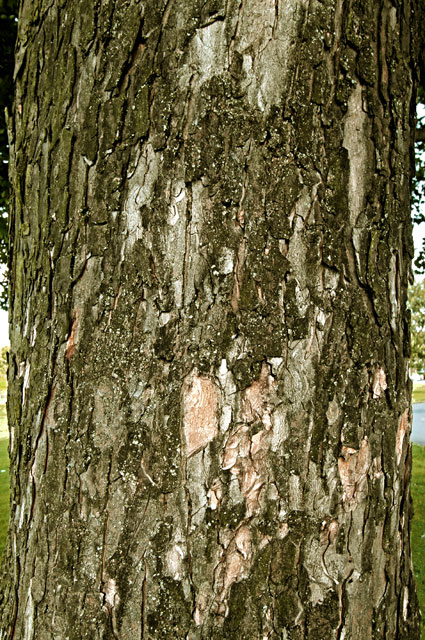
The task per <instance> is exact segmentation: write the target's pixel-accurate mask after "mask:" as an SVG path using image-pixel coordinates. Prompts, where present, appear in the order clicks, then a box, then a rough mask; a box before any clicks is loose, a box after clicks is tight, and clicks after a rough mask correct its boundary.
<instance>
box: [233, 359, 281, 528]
mask: <svg viewBox="0 0 425 640" xmlns="http://www.w3.org/2000/svg"><path fill="white" fill-rule="evenodd" d="M273 388H274V378H273V376H271V375H270V370H269V367H268V366H267V364H266V363H263V367H262V369H261V373H260V377H259V379H258V380H254V382H253V383H252V384H251V385H250V386H249V387H248V388H247V389H245V391H244V392H243V394H242V398H241V405H240V410H239V412H238V417H237V421H236V424H237V426H236V427H235V428H234V429H233V430H232V431H231V433H230V434H229V437H228V439H227V442H226V444H225V447H224V450H223V453H222V459H221V468H222V469H224V470H230V473H231V474H232V475H234V476H237V477H238V480H239V487H240V490H241V493H242V495H243V496H244V498H245V501H246V509H247V516H248V517H251V516H253V515H255V514H256V513H257V512H258V510H259V508H260V500H259V499H260V493H261V490H262V488H263V486H264V485H265V484H266V483H267V479H268V478H267V465H266V464H265V459H266V457H267V453H268V450H269V448H270V441H271V434H272V426H273V425H272V419H271V414H272V406H271V404H270V399H271V394H272V392H273ZM256 422H262V424H263V427H264V428H263V429H261V430H260V431H258V432H257V433H255V434H251V430H250V427H249V426H248V425H249V424H251V423H256ZM241 423H242V424H241Z"/></svg>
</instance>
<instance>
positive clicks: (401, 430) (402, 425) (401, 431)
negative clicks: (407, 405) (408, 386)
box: [396, 409, 409, 464]
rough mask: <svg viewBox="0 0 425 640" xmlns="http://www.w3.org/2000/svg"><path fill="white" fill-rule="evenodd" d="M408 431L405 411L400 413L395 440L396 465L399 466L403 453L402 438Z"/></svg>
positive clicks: (406, 412) (407, 412)
mask: <svg viewBox="0 0 425 640" xmlns="http://www.w3.org/2000/svg"><path fill="white" fill-rule="evenodd" d="M408 431H409V409H406V411H405V412H404V413H402V415H401V418H400V420H399V423H398V430H397V440H396V453H397V464H400V460H401V454H402V452H403V442H404V437H405V435H406V433H407V432H408Z"/></svg>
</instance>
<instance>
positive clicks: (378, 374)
mask: <svg viewBox="0 0 425 640" xmlns="http://www.w3.org/2000/svg"><path fill="white" fill-rule="evenodd" d="M387 388H388V386H387V379H386V376H385V371H384V370H383V369H382V367H376V368H375V372H374V375H373V387H372V394H373V397H374V398H375V399H377V398H380V397H381V395H382V393H383V392H384V391H385V390H386V389H387Z"/></svg>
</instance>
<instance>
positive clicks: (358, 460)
mask: <svg viewBox="0 0 425 640" xmlns="http://www.w3.org/2000/svg"><path fill="white" fill-rule="evenodd" d="M369 467H370V451H369V442H368V440H367V438H364V439H363V440H362V443H361V445H360V449H359V450H357V449H353V448H352V447H345V446H344V447H342V450H341V455H340V457H339V458H338V471H339V477H340V479H341V484H342V488H343V490H344V493H343V496H342V500H343V503H344V506H345V508H346V509H347V510H348V511H352V510H353V509H355V507H356V506H357V505H358V503H359V502H360V501H361V499H362V497H363V496H364V494H365V493H366V491H367V473H368V470H369Z"/></svg>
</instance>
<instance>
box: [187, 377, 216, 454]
mask: <svg viewBox="0 0 425 640" xmlns="http://www.w3.org/2000/svg"><path fill="white" fill-rule="evenodd" d="M218 411H219V396H218V388H217V386H216V385H215V383H214V382H213V381H212V380H211V379H210V378H206V377H205V376H200V375H199V374H198V372H197V370H196V369H194V370H193V371H192V372H191V373H190V374H189V375H188V376H187V378H186V379H185V381H184V383H183V430H184V437H185V442H186V453H187V455H188V456H190V455H192V454H193V453H195V452H196V451H199V450H200V449H202V448H203V447H205V446H206V445H207V444H208V443H209V442H211V440H213V439H214V438H215V437H216V435H217V433H218Z"/></svg>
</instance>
